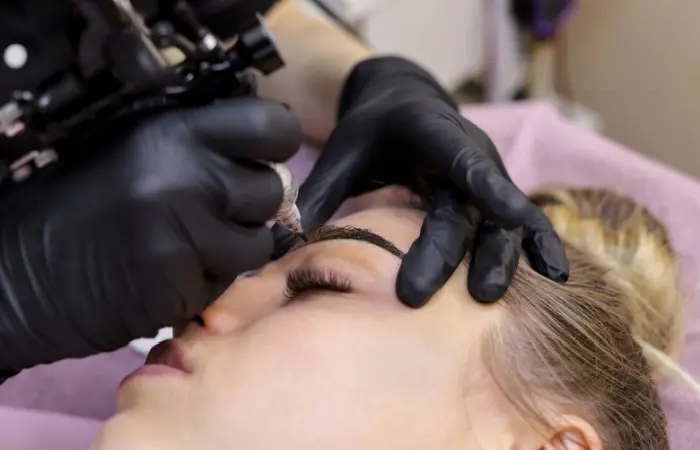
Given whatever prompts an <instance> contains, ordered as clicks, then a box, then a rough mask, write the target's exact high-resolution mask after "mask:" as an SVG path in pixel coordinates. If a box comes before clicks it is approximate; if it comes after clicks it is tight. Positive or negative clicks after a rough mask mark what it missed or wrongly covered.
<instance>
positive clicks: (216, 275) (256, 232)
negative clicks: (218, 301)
mask: <svg viewBox="0 0 700 450" xmlns="http://www.w3.org/2000/svg"><path fill="white" fill-rule="evenodd" d="M196 217H197V219H196V220H197V224H196V225H195V226H192V227H189V229H190V230H191V231H190V239H191V241H192V245H193V247H194V248H195V252H196V254H197V257H198V259H199V260H200V263H201V265H202V267H203V269H204V276H205V277H206V279H207V280H209V281H210V283H211V284H212V288H213V291H212V293H211V295H209V296H206V297H208V298H207V299H206V300H207V301H212V300H214V299H215V298H216V297H217V296H218V295H219V294H221V293H222V292H223V291H224V290H225V289H226V288H227V287H228V286H229V285H230V284H231V283H232V282H233V281H234V280H235V279H236V277H237V276H238V275H240V274H242V273H243V272H247V271H250V270H255V269H258V268H260V267H262V266H263V265H264V264H266V263H267V262H269V261H270V258H271V256H272V252H273V238H272V233H271V232H270V230H269V229H268V228H267V227H265V226H259V227H244V226H241V225H238V224H235V223H231V222H228V221H226V220H223V219H221V218H218V217H215V216H214V215H207V214H198V215H196ZM206 306H208V304H200V305H189V304H188V307H190V308H195V309H199V310H198V311H197V310H192V311H190V312H191V313H192V314H198V313H199V312H201V310H203V309H204V308H205V307H206Z"/></svg>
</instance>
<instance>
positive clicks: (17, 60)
mask: <svg viewBox="0 0 700 450" xmlns="http://www.w3.org/2000/svg"><path fill="white" fill-rule="evenodd" d="M27 57H28V55H27V49H26V48H24V46H23V45H21V44H10V45H8V46H7V48H6V49H5V51H4V52H3V60H4V61H5V64H6V65H7V67H9V68H10V69H21V68H22V67H24V65H25V64H26V63H27Z"/></svg>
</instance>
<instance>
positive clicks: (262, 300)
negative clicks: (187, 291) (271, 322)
mask: <svg viewBox="0 0 700 450" xmlns="http://www.w3.org/2000/svg"><path fill="white" fill-rule="evenodd" d="M280 282H282V283H283V280H280V279H279V277H278V276H276V275H259V276H254V277H250V278H239V279H238V280H236V281H235V282H234V283H233V284H231V286H229V287H228V289H226V291H225V292H224V293H223V294H221V296H220V297H219V298H218V299H216V301H215V302H214V303H212V304H211V305H210V306H209V307H208V308H207V309H205V310H204V311H203V312H202V313H201V314H200V315H199V318H198V320H199V324H198V325H197V324H195V325H192V323H191V322H190V325H188V328H189V327H190V326H193V327H197V328H199V329H200V331H201V332H206V333H209V334H227V333H232V332H235V331H236V330H237V329H239V328H241V327H244V326H246V325H249V324H250V323H252V322H254V321H255V320H258V319H259V318H261V317H263V316H264V315H266V314H267V313H269V312H270V311H271V310H273V309H275V308H277V307H279V303H280V297H281V296H282V295H281V292H282V290H283V284H282V285H280Z"/></svg>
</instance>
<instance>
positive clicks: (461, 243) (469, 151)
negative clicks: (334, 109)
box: [298, 57, 568, 307]
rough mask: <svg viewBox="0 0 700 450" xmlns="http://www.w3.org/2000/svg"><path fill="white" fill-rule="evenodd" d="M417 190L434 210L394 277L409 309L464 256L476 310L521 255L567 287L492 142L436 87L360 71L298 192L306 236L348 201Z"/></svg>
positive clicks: (387, 64)
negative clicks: (384, 191) (391, 189)
mask: <svg viewBox="0 0 700 450" xmlns="http://www.w3.org/2000/svg"><path fill="white" fill-rule="evenodd" d="M429 180H438V181H437V182H434V181H432V182H431V181H429ZM421 182H423V183H427V184H428V186H427V188H428V189H427V190H428V191H430V192H431V197H432V210H431V211H430V212H429V213H428V216H427V217H426V219H425V222H424V224H423V228H422V230H421V235H420V237H419V238H418V240H417V241H416V242H415V243H414V244H413V246H412V247H411V249H410V251H409V252H408V254H407V255H406V256H405V258H404V260H403V262H402V264H401V269H400V270H399V275H398V280H397V293H398V296H399V298H400V299H401V300H402V301H403V302H404V303H405V304H406V305H408V306H412V307H420V306H422V305H424V304H425V303H426V302H427V301H428V299H429V298H430V297H431V296H432V294H433V293H435V292H436V291H437V290H438V289H439V288H440V287H442V286H443V285H444V283H445V282H446V281H447V280H448V279H449V277H450V276H451V275H452V273H453V272H454V270H455V269H456V267H457V265H458V264H459V263H460V262H461V261H462V260H463V258H464V256H465V254H466V253H467V251H469V250H473V252H472V260H471V266H470V269H469V280H468V287H469V291H470V293H471V295H472V296H473V297H474V298H476V299H477V300H479V301H493V300H496V299H498V298H500V297H502V296H503V294H504V293H505V290H506V289H507V287H508V285H509V283H510V281H511V279H512V277H513V275H514V273H515V269H516V267H517V263H518V258H519V257H520V253H521V245H522V248H524V249H525V251H526V254H527V256H528V257H529V260H530V263H531V265H532V266H533V267H534V269H535V270H536V271H538V272H539V273H541V274H542V275H544V276H547V277H549V278H551V279H552V280H556V281H565V280H566V279H567V276H568V261H567V259H566V255H565V253H564V250H563V248H562V246H561V242H560V241H559V238H558V236H557V235H556V233H555V232H554V230H553V228H552V225H551V223H550V222H549V221H548V220H547V218H546V217H545V216H544V214H543V213H542V212H541V211H540V210H539V209H538V208H537V207H536V206H534V205H533V204H532V203H530V202H529V201H528V199H527V197H526V196H525V195H524V194H523V193H522V192H521V191H520V190H519V189H518V188H517V187H515V186H514V185H513V184H512V182H511V181H510V178H509V177H508V174H507V172H506V169H505V167H504V166H503V163H502V161H501V158H500V157H499V155H498V152H497V151H496V148H495V146H494V145H493V143H492V142H491V140H490V139H489V137H488V136H487V135H486V134H485V133H484V132H483V131H482V130H481V129H479V127H477V126H476V125H474V124H473V123H471V122H470V121H468V120H466V119H465V118H464V117H462V116H461V115H460V114H459V112H458V110H457V106H456V105H455V104H454V103H453V101H452V99H451V98H450V96H449V95H448V94H447V93H446V92H445V91H444V90H443V89H442V88H441V87H440V85H439V84H438V83H437V82H436V81H435V80H434V79H433V78H432V77H431V76H430V75H429V74H428V73H427V72H425V71H424V70H423V69H421V68H419V67H417V66H416V65H415V64H413V63H411V62H409V61H406V60H404V59H401V58H394V57H385V58H376V59H372V60H368V61H365V62H362V63H360V64H359V65H358V66H357V67H356V68H355V69H354V71H353V73H352V74H351V76H350V78H349V79H348V81H347V83H346V86H345V88H344V90H343V95H342V98H341V102H340V114H339V122H338V125H337V128H336V129H335V131H334V132H333V134H332V135H331V137H330V140H329V141H328V143H327V145H326V147H325V149H324V151H323V153H322V154H321V157H320V159H319V160H318V162H317V163H316V165H315V167H314V168H313V171H312V172H311V174H310V176H309V178H308V179H307V181H306V182H305V183H304V184H303V185H302V186H301V189H300V194H299V200H298V202H299V207H300V211H301V213H302V218H303V220H304V227H305V228H306V229H312V228H314V227H316V226H318V225H320V224H322V223H323V222H325V221H326V220H328V219H329V218H330V217H331V216H332V215H333V213H334V212H335V211H336V210H337V209H338V207H339V206H340V204H341V203H342V202H343V201H345V200H346V199H348V198H349V197H352V196H356V195H359V194H362V193H365V192H367V191H370V190H372V189H376V188H378V187H382V186H385V185H389V184H404V185H408V186H411V187H416V184H417V183H421Z"/></svg>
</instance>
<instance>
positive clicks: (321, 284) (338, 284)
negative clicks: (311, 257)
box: [284, 269, 352, 301]
mask: <svg viewBox="0 0 700 450" xmlns="http://www.w3.org/2000/svg"><path fill="white" fill-rule="evenodd" d="M351 290H352V286H351V285H350V280H349V279H348V278H347V277H346V276H344V275H341V274H339V273H337V272H333V271H332V270H328V271H321V270H317V269H296V270H292V271H291V272H289V273H288V274H287V285H286V286H285V288H284V296H285V297H286V298H287V300H289V301H291V300H294V299H295V298H297V297H299V296H300V295H301V294H303V293H305V292H308V291H333V292H341V293H348V292H350V291H351Z"/></svg>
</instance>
